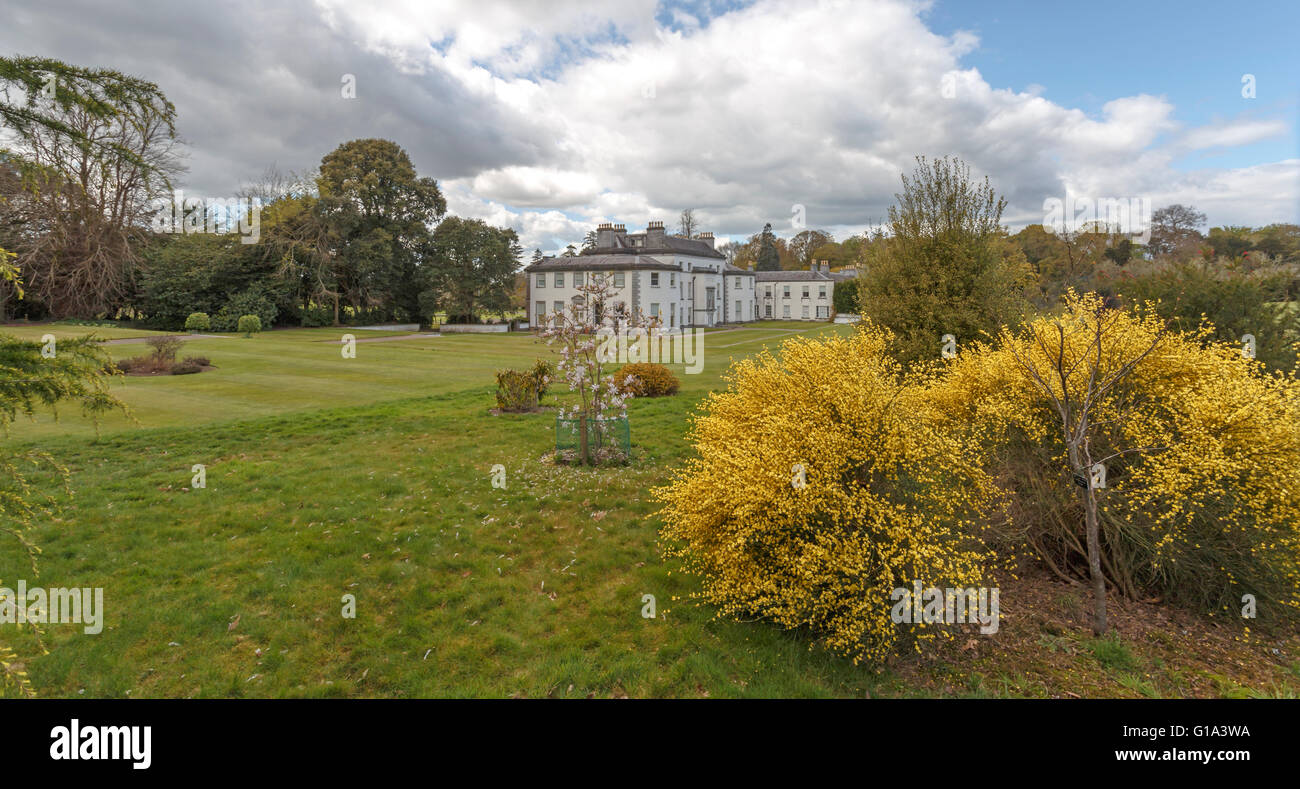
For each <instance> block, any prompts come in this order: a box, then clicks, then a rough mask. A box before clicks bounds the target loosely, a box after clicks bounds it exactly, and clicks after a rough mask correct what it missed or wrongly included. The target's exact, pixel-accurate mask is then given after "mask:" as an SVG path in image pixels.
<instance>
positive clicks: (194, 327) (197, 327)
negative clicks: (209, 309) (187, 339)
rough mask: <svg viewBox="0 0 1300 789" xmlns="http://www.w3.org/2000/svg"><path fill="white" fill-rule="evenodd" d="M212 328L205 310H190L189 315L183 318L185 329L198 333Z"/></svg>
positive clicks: (210, 320)
mask: <svg viewBox="0 0 1300 789" xmlns="http://www.w3.org/2000/svg"><path fill="white" fill-rule="evenodd" d="M211 328H212V319H211V318H209V317H208V314H207V313H206V312H191V313H190V316H189V317H188V318H186V319H185V330H186V331H190V332H194V333H196V334H197V333H198V332H203V331H208V330H210V329H211Z"/></svg>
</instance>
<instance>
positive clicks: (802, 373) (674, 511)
mask: <svg viewBox="0 0 1300 789" xmlns="http://www.w3.org/2000/svg"><path fill="white" fill-rule="evenodd" d="M889 340H890V336H889V334H888V332H886V331H884V330H882V329H879V328H876V327H874V326H872V325H871V324H869V323H865V324H863V326H862V329H861V331H859V332H858V333H856V334H855V335H853V336H852V337H848V338H834V339H824V340H810V339H794V340H790V341H787V342H786V343H784V344H783V346H782V348H781V353H780V358H776V357H774V356H772V355H771V354H769V353H766V352H764V353H763V354H760V355H758V356H756V357H753V358H750V359H746V360H743V361H741V362H739V363H738V364H736V365H735V366H734V367H733V368H732V370H731V372H730V373H729V374H728V376H727V379H726V382H727V384H728V388H727V389H726V390H725V391H723V392H716V393H714V394H712V395H711V396H710V397H709V398H708V399H706V400H705V401H704V403H703V405H702V411H701V413H700V414H698V415H697V416H696V417H695V419H694V425H693V428H692V431H691V441H692V442H693V444H694V447H695V450H696V453H697V456H696V457H695V458H694V459H692V460H690V461H688V463H687V464H686V465H685V467H684V468H682V469H680V470H678V471H677V472H676V473H675V475H674V477H673V479H672V480H671V482H670V484H668V485H667V486H665V487H663V488H660V489H658V490H656V491H655V495H656V497H657V498H658V499H659V501H660V502H662V504H663V508H662V510H661V511H660V515H661V516H662V518H663V520H664V526H663V529H662V537H663V547H664V550H665V553H666V554H667V555H668V556H669V557H671V558H674V559H677V560H680V561H681V563H682V566H684V567H685V568H686V569H687V571H688V572H691V573H693V574H695V575H697V576H699V577H700V579H701V581H702V588H701V591H700V592H699V594H698V598H699V599H701V600H703V601H705V602H707V603H710V604H713V605H716V606H717V607H718V609H719V614H720V615H724V616H732V617H754V616H760V617H764V618H767V619H769V620H771V621H773V622H776V623H778V624H780V625H782V626H784V627H787V628H808V629H809V630H811V631H812V632H814V633H816V634H817V635H818V637H819V638H820V639H821V641H822V643H824V644H825V645H826V646H827V647H829V648H830V649H832V650H834V651H836V652H839V653H842V654H845V655H850V656H852V657H853V658H854V659H855V662H856V661H857V660H860V659H867V660H870V661H873V662H874V661H880V660H883V659H886V658H887V657H889V656H890V655H892V654H894V653H895V652H897V651H898V650H900V649H902V648H903V647H905V646H907V645H909V644H910V645H912V646H914V647H915V648H916V649H918V650H919V649H920V648H921V645H922V644H923V643H924V642H925V641H927V640H928V639H933V638H936V637H942V636H944V635H946V634H947V633H948V631H946V630H945V629H944V628H943V626H940V625H929V626H927V625H925V624H895V623H894V622H893V621H892V620H891V618H890V610H891V606H892V605H893V603H892V602H891V597H890V596H891V593H892V592H893V590H894V589H896V588H900V587H904V588H911V587H912V584H913V582H914V581H916V580H919V581H921V582H922V584H923V585H924V586H926V587H930V586H936V587H939V588H948V587H962V588H967V587H972V586H980V585H981V583H982V581H983V579H984V578H985V572H986V568H987V567H988V566H989V560H990V559H991V558H992V557H991V555H990V554H989V552H988V550H987V549H986V548H985V547H984V546H983V543H982V542H981V541H980V539H979V538H978V536H977V531H978V529H979V528H980V526H981V524H983V523H984V522H985V520H986V518H987V516H988V514H989V513H990V512H991V511H992V510H993V509H994V507H995V505H996V499H997V496H996V491H995V489H994V487H993V485H992V483H991V480H990V479H989V478H988V477H987V476H986V475H985V474H984V472H983V471H981V470H980V469H979V468H977V467H973V466H972V464H970V463H968V462H965V460H964V456H965V453H966V452H967V451H968V447H966V446H963V444H962V443H961V442H960V440H959V439H958V438H954V437H953V436H949V435H945V434H944V433H942V432H941V431H940V430H939V425H940V420H939V419H937V418H936V416H935V414H934V412H933V409H932V407H931V406H930V404H929V403H928V402H927V401H926V400H925V398H924V394H925V393H924V391H923V389H922V388H920V387H917V386H910V385H907V384H905V383H903V379H902V377H901V373H900V369H899V366H898V364H897V363H896V362H895V361H894V360H893V359H891V358H890V357H889V356H888V355H887V353H886V350H885V349H886V345H887V343H888V342H889Z"/></svg>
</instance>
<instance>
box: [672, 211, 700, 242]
mask: <svg viewBox="0 0 1300 789" xmlns="http://www.w3.org/2000/svg"><path fill="white" fill-rule="evenodd" d="M699 229H700V228H699V223H698V222H696V220H695V209H693V208H687V209H686V210H685V211H682V215H681V217H680V218H679V219H678V220H677V235H679V236H681V237H682V238H695V236H696V235H698V234H699Z"/></svg>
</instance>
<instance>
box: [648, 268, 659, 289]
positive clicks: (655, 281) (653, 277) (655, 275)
mask: <svg viewBox="0 0 1300 789" xmlns="http://www.w3.org/2000/svg"><path fill="white" fill-rule="evenodd" d="M650 287H652V288H657V287H659V272H658V271H652V272H650Z"/></svg>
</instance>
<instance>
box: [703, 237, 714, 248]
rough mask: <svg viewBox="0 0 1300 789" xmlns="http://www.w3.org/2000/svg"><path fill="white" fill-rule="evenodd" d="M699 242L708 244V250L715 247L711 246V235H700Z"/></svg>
mask: <svg viewBox="0 0 1300 789" xmlns="http://www.w3.org/2000/svg"><path fill="white" fill-rule="evenodd" d="M700 240H701V241H703V242H704V243H706V244H708V245H709V249H715V247H714V246H713V234H712V233H700Z"/></svg>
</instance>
